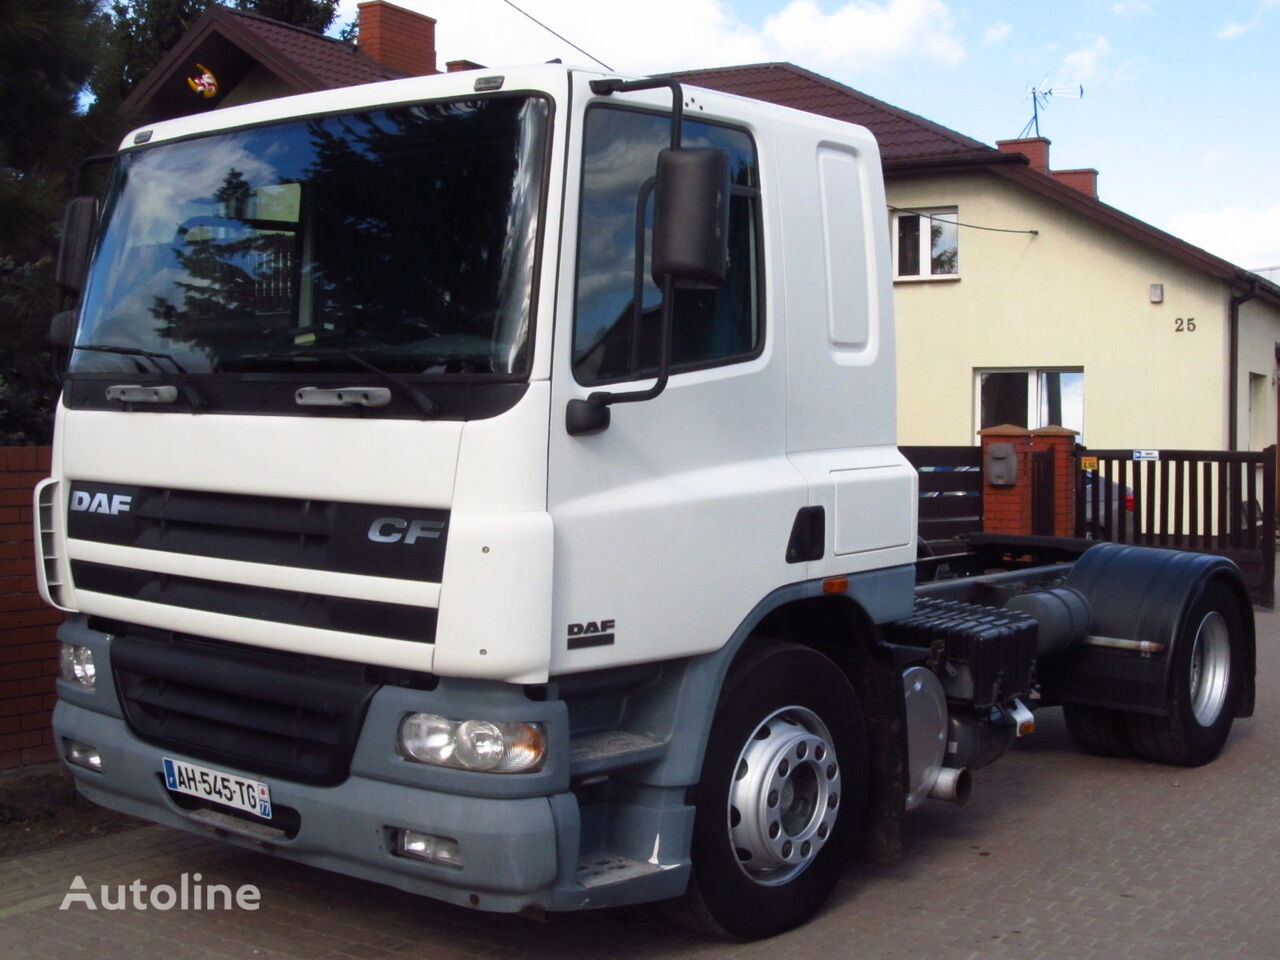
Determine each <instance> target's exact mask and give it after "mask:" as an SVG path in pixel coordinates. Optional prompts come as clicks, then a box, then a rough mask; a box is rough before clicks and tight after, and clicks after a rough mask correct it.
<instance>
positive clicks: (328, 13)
mask: <svg viewBox="0 0 1280 960" xmlns="http://www.w3.org/2000/svg"><path fill="white" fill-rule="evenodd" d="M236 7H237V8H239V9H240V10H247V11H248V12H249V13H256V14H258V15H259V16H263V17H270V18H271V19H272V20H279V21H281V22H282V23H291V24H293V25H294V26H295V27H302V28H303V29H304V30H311V31H314V32H315V33H324V32H325V31H326V30H328V29H329V25H330V24H331V23H333V18H334V17H336V16H337V15H338V0H238V2H237V3H236Z"/></svg>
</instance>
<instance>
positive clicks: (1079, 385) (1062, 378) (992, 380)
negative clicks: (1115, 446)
mask: <svg viewBox="0 0 1280 960" xmlns="http://www.w3.org/2000/svg"><path fill="white" fill-rule="evenodd" d="M974 399H975V405H976V408H977V409H976V411H975V416H974V419H975V420H976V421H977V424H978V429H979V430H983V429H985V428H987V427H998V426H1001V425H1003V424H1006V423H1011V424H1013V425H1014V426H1016V427H1027V428H1029V429H1032V430H1034V429H1035V428H1037V427H1067V428H1068V429H1071V430H1075V431H1076V432H1077V433H1079V434H1081V436H1082V437H1083V435H1084V371H1083V370H1043V369H1022V370H975V371H974Z"/></svg>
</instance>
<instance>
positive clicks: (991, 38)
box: [982, 20, 1013, 45]
mask: <svg viewBox="0 0 1280 960" xmlns="http://www.w3.org/2000/svg"><path fill="white" fill-rule="evenodd" d="M1012 32H1013V27H1011V26H1009V25H1008V24H1007V23H1005V22H1004V21H1003V20H1002V21H1000V22H999V23H993V24H992V25H991V26H989V27H987V29H986V30H984V31H982V42H983V43H985V44H987V45H992V44H997V43H1000V42H1002V41H1003V40H1005V39H1006V38H1007V37H1008V36H1009V34H1010V33H1012Z"/></svg>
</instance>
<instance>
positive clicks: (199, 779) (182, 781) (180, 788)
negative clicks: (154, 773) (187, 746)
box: [161, 757, 271, 820]
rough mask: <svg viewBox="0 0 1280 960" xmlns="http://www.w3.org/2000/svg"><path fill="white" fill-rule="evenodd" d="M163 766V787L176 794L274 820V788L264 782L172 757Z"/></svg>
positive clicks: (164, 760)
mask: <svg viewBox="0 0 1280 960" xmlns="http://www.w3.org/2000/svg"><path fill="white" fill-rule="evenodd" d="M161 763H162V765H163V775H164V784H165V786H166V787H168V788H169V790H170V791H172V792H173V793H181V794H185V795H186V796H191V797H198V798H199V799H201V800H208V801H209V802H210V803H216V804H220V805H221V806H224V807H230V808H231V809H232V810H239V811H241V812H242V813H248V814H252V815H253V816H255V817H258V818H260V819H262V820H270V819H271V788H270V787H269V786H267V785H266V784H265V783H263V782H262V781H261V780H253V779H251V778H249V777H242V776H240V775H239V774H235V773H229V772H228V771H226V770H217V769H215V768H213V767H205V766H201V765H200V764H198V763H191V762H190V761H188V760H175V759H174V758H173V757H164V758H162V760H161Z"/></svg>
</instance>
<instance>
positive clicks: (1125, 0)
mask: <svg viewBox="0 0 1280 960" xmlns="http://www.w3.org/2000/svg"><path fill="white" fill-rule="evenodd" d="M1111 12H1112V13H1114V14H1117V15H1118V16H1122V17H1123V16H1128V15H1131V14H1134V15H1142V14H1148V13H1150V12H1151V0H1120V2H1119V3H1113V4H1112V5H1111Z"/></svg>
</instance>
